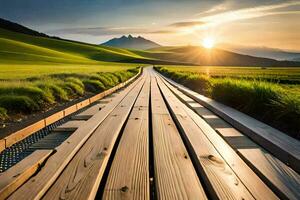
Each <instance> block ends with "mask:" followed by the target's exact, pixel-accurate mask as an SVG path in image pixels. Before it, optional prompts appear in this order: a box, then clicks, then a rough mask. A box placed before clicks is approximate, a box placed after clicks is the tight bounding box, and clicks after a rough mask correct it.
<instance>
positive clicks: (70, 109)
mask: <svg viewBox="0 0 300 200" xmlns="http://www.w3.org/2000/svg"><path fill="white" fill-rule="evenodd" d="M76 111H77V106H76V105H73V106H70V107H68V108H66V109H65V110H64V116H68V115H70V114H72V113H74V112H76Z"/></svg>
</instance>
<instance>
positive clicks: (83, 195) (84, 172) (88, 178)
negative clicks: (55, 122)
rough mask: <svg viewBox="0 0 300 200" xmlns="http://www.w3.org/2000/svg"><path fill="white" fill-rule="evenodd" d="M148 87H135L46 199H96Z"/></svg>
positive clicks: (87, 142) (79, 154)
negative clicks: (120, 137) (135, 107)
mask: <svg viewBox="0 0 300 200" xmlns="http://www.w3.org/2000/svg"><path fill="white" fill-rule="evenodd" d="M143 84H144V79H143V80H142V81H140V82H139V83H138V84H137V85H136V87H134V88H133V89H132V90H131V91H130V92H129V93H128V95H127V96H126V97H125V98H124V99H123V100H122V101H121V103H120V104H119V105H118V106H117V107H116V108H115V109H114V110H113V111H112V112H111V113H110V114H109V115H108V116H107V117H106V118H105V120H104V121H103V122H102V123H101V124H100V125H99V127H98V128H97V129H96V130H95V132H94V133H93V134H92V136H91V137H90V138H89V139H88V140H87V141H86V143H85V144H84V145H83V146H82V147H81V149H80V150H79V151H78V152H77V154H76V155H75V156H74V158H73V159H72V160H71V162H70V163H68V165H67V166H66V168H65V169H64V171H63V172H62V174H61V175H60V176H59V177H58V179H57V180H56V181H55V183H54V184H53V185H52V186H51V188H50V189H49V191H47V193H46V194H45V196H44V197H43V199H51V200H52V199H72V200H74V199H80V200H82V199H94V198H95V196H96V193H97V190H98V187H99V184H100V181H101V178H102V176H103V173H104V170H105V168H106V166H107V162H108V159H109V157H110V155H111V152H112V149H113V147H114V144H115V142H116V139H117V137H118V135H119V133H120V131H121V128H122V126H123V124H124V123H125V121H126V119H127V117H128V115H129V112H130V110H131V108H132V106H133V105H134V102H135V100H136V98H137V96H138V94H139V92H140V90H141V88H142V86H143Z"/></svg>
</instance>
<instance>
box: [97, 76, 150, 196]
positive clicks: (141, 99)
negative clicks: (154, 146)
mask: <svg viewBox="0 0 300 200" xmlns="http://www.w3.org/2000/svg"><path fill="white" fill-rule="evenodd" d="M149 95H150V78H148V79H147V80H146V83H145V85H144V87H143V89H142V91H141V94H140V95H139V96H138V99H137V101H136V103H135V105H134V107H133V110H132V112H131V114H130V116H129V119H128V122H127V124H126V127H125V129H124V132H123V135H122V138H121V140H120V143H119V146H118V149H117V151H116V155H115V157H114V160H113V163H112V166H111V168H110V171H109V175H108V178H107V181H106V185H105V189H104V194H103V197H102V199H150V191H149V189H150V186H149V151H148V149H149V147H148V146H149V145H148V141H149V139H148V136H149Z"/></svg>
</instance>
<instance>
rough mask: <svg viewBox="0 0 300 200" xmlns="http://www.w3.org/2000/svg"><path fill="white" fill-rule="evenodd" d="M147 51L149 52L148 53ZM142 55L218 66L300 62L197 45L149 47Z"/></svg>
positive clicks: (270, 65) (285, 65) (296, 64)
mask: <svg viewBox="0 0 300 200" xmlns="http://www.w3.org/2000/svg"><path fill="white" fill-rule="evenodd" d="M148 52H151V54H149V53H148ZM143 56H146V57H150V58H155V59H157V60H164V61H172V62H178V63H186V64H193V65H208V66H213V65H218V66H257V67H280V66H281V67H299V66H300V62H292V61H278V60H274V59H270V58H262V57H255V56H249V55H243V54H238V53H234V52H231V51H227V50H223V49H219V48H214V49H205V48H202V47H197V46H182V47H160V48H154V49H151V50H149V51H147V52H145V53H144V54H143Z"/></svg>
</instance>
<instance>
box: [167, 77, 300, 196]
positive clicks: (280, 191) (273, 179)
mask: <svg viewBox="0 0 300 200" xmlns="http://www.w3.org/2000/svg"><path fill="white" fill-rule="evenodd" d="M165 83H166V84H167V85H168V87H170V89H171V90H172V91H173V92H174V93H175V94H176V96H177V97H178V98H179V99H180V100H181V101H183V102H185V103H186V104H187V105H188V106H189V107H190V108H191V109H193V110H194V111H195V112H196V113H198V114H199V115H200V116H207V115H212V114H213V113H212V112H211V111H209V110H207V109H206V108H204V107H203V106H202V105H200V104H199V103H197V102H195V101H194V100H193V99H191V98H189V97H187V96H186V95H184V94H183V93H181V92H180V91H178V90H177V89H176V88H174V87H173V86H172V85H170V84H168V83H167V82H165ZM204 119H205V118H204ZM218 119H219V120H222V119H221V118H219V117H218ZM222 121H223V123H224V124H226V122H224V120H222ZM206 122H207V123H208V124H209V125H210V126H212V127H213V128H214V129H215V130H216V131H217V132H218V133H219V134H220V136H222V137H223V139H224V140H225V141H226V142H227V143H228V144H229V145H230V146H231V147H232V148H233V149H234V150H235V151H237V153H238V154H239V155H240V156H241V157H242V159H243V160H244V161H246V162H247V164H248V165H249V166H250V167H251V168H252V169H253V170H254V171H255V173H257V174H258V175H259V177H260V178H262V179H263V181H264V182H265V183H266V184H267V185H268V186H269V187H270V188H271V189H272V190H273V191H274V192H275V193H276V194H277V195H278V196H279V197H280V198H283V199H299V198H300V197H299V194H300V189H299V188H300V185H299V182H300V177H299V174H297V172H295V171H294V170H292V169H291V168H290V167H288V166H287V165H285V164H284V163H282V162H281V161H280V160H278V159H277V158H275V157H274V156H273V155H271V154H270V153H268V152H267V151H266V150H264V149H263V148H262V147H260V146H259V145H257V144H255V143H254V142H253V141H251V140H250V139H249V138H248V137H247V136H244V135H243V134H242V133H241V132H239V131H238V130H236V129H235V128H232V126H231V125H229V124H226V125H224V124H223V125H222V128H219V127H218V126H215V125H216V124H215V123H214V122H212V121H209V120H206ZM218 124H220V123H218ZM214 126H215V127H214ZM212 135H213V134H210V135H209V136H210V137H211V136H212ZM211 141H212V142H213V144H214V145H215V144H218V143H216V142H214V141H213V140H211ZM220 148H221V149H224V146H221V147H220ZM249 181H250V180H249Z"/></svg>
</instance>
